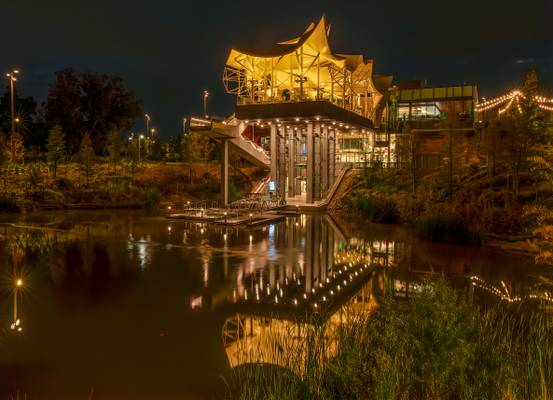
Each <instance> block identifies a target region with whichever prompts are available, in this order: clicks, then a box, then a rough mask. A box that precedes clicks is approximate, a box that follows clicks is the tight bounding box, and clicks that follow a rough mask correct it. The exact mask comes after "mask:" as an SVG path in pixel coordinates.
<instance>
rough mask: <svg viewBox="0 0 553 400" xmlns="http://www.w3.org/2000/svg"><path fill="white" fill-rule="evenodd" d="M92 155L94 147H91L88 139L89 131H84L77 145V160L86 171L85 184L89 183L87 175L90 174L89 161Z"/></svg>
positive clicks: (90, 141)
mask: <svg viewBox="0 0 553 400" xmlns="http://www.w3.org/2000/svg"><path fill="white" fill-rule="evenodd" d="M94 155H95V154H94V148H93V147H92V140H91V139H90V135H89V133H88V132H86V133H85V134H84V135H83V137H82V139H81V144H80V146H79V160H80V162H81V165H82V167H83V168H84V170H85V173H86V185H87V186H88V183H89V176H90V163H91V162H92V159H93V158H94Z"/></svg>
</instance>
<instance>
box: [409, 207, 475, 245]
mask: <svg viewBox="0 0 553 400" xmlns="http://www.w3.org/2000/svg"><path fill="white" fill-rule="evenodd" d="M415 232H416V234H417V235H418V236H419V237H422V238H425V239H430V240H435V241H438V242H447V243H458V244H469V245H479V244H481V243H482V236H481V235H480V234H479V233H478V232H476V231H474V230H473V229H472V228H471V227H470V225H469V223H468V222H467V221H466V220H465V219H463V218H461V217H460V216H458V215H454V214H445V213H438V214H432V215H429V216H423V217H421V218H419V219H417V220H416V222H415Z"/></svg>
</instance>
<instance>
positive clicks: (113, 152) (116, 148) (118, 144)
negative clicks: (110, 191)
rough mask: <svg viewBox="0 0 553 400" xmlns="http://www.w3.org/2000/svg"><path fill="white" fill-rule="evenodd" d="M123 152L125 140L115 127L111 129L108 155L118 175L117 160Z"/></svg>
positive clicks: (114, 172) (114, 171) (115, 173)
mask: <svg viewBox="0 0 553 400" xmlns="http://www.w3.org/2000/svg"><path fill="white" fill-rule="evenodd" d="M122 152H123V141H122V140H121V136H120V135H119V132H117V131H116V130H115V129H112V130H111V131H110V134H109V137H108V156H109V159H110V161H111V162H112V163H113V174H114V175H117V161H119V160H120V159H121V153H122Z"/></svg>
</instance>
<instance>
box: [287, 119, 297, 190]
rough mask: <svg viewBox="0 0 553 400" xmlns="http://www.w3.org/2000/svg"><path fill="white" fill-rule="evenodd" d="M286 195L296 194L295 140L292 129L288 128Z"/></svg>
mask: <svg viewBox="0 0 553 400" xmlns="http://www.w3.org/2000/svg"><path fill="white" fill-rule="evenodd" d="M286 133H287V135H288V196H289V197H294V196H295V195H296V140H295V136H296V135H295V134H294V129H293V128H292V127H290V128H288V132H286Z"/></svg>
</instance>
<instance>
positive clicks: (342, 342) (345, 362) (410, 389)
mask: <svg viewBox="0 0 553 400" xmlns="http://www.w3.org/2000/svg"><path fill="white" fill-rule="evenodd" d="M317 331H322V329H320V328H317V327H316V326H314V327H313V328H312V329H311V330H310V331H309V332H317ZM334 335H335V336H332V337H329V336H326V337H325V335H323V338H324V340H316V335H315V334H311V335H310V334H309V333H308V334H307V336H306V337H303V338H301V339H300V340H299V341H295V340H293V339H292V340H289V343H288V344H289V345H290V346H296V348H297V349H298V350H303V351H305V350H306V349H307V351H308V354H315V355H317V354H324V353H325V351H327V350H328V349H329V347H332V346H329V344H330V343H332V341H333V340H335V342H334V343H335V345H336V353H335V355H334V356H332V357H331V358H329V359H327V360H326V361H325V362H323V363H322V365H321V364H318V363H310V360H312V359H313V358H312V357H309V356H307V357H303V358H302V357H301V356H297V355H295V354H293V352H292V354H293V355H292V357H291V358H290V359H283V360H281V361H282V362H281V364H280V365H282V364H284V365H286V367H287V368H288V369H289V370H288V371H287V370H286V368H280V369H273V370H271V371H266V370H265V371H264V370H261V369H260V368H257V369H255V370H254V369H250V370H249V372H248V373H243V372H241V371H237V372H238V373H237V374H236V375H237V376H236V377H237V378H238V379H239V380H240V382H239V383H240V384H239V385H236V387H237V390H238V394H239V396H236V398H242V399H269V398H270V399H276V398H286V399H307V398H308V399H316V400H323V399H325V400H326V399H352V400H355V399H368V400H373V399H390V400H394V399H398V400H400V399H421V400H435V399H498V400H499V399H513V400H514V399H521V400H522V399H544V400H545V399H549V398H550V397H549V396H550V393H551V390H552V389H553V388H552V382H553V333H552V332H551V329H550V318H549V317H548V316H547V315H545V314H543V313H539V312H531V311H529V310H528V309H524V311H523V310H520V309H515V308H513V307H509V306H507V305H501V304H500V305H496V306H495V307H491V308H488V309H486V310H483V309H479V308H478V307H475V306H474V305H473V304H471V303H470V302H469V301H467V299H466V298H465V297H464V296H462V295H460V294H458V293H457V292H456V291H455V290H454V289H452V288H451V287H449V286H448V285H447V284H446V283H445V282H443V281H437V282H436V281H426V282H423V283H422V284H419V285H418V286H417V287H416V290H415V291H414V292H413V294H412V297H411V298H410V299H409V300H408V301H405V299H398V298H395V299H394V298H389V297H385V298H384V299H383V301H382V302H381V304H380V306H379V308H378V309H377V310H376V311H375V312H374V313H373V314H372V315H368V316H367V315H366V314H365V315H364V316H360V317H359V316H358V317H352V316H350V317H349V318H348V322H347V323H346V324H345V325H343V326H341V327H340V328H339V329H338V330H337V332H335V333H334ZM283 342H284V343H285V342H286V340H285V339H283ZM302 346H308V347H302ZM277 357H279V356H277ZM296 363H299V364H300V365H301V367H300V369H301V370H303V371H305V373H304V376H302V378H303V379H302V380H301V381H298V380H294V379H291V378H290V370H292V371H295V370H298V366H297V365H295V364H296ZM269 372H270V373H269Z"/></svg>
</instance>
